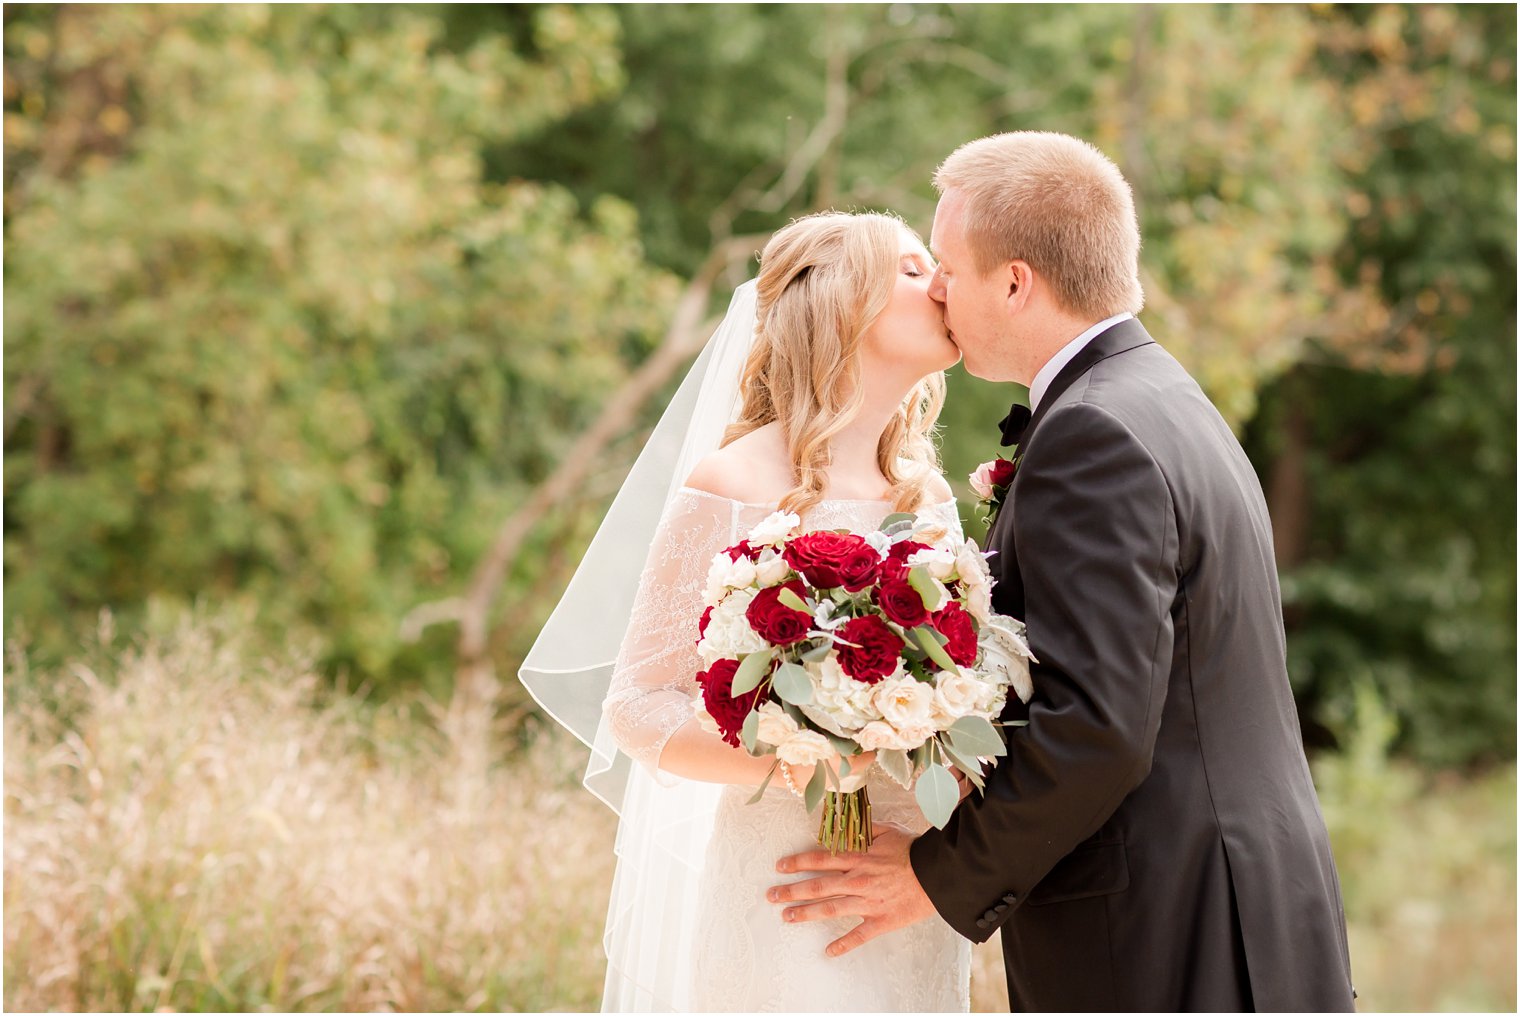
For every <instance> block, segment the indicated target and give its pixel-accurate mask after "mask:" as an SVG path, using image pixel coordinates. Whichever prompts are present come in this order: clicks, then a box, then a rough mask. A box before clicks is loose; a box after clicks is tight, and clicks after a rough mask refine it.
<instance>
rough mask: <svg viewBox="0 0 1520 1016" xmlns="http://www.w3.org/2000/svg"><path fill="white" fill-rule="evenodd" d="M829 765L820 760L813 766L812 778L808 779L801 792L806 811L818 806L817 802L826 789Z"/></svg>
mask: <svg viewBox="0 0 1520 1016" xmlns="http://www.w3.org/2000/svg"><path fill="white" fill-rule="evenodd" d="M828 772H829V767H828V766H826V765H824V764H823V763H822V762H820V763H818V764H817V765H816V766H814V767H813V778H812V779H811V780H808V785H807V789H806V790H804V791H803V792H802V803H803V806H804V807H806V808H807V810H808V811H813V810H814V809H816V808H817V807H818V802H819V801H822V800H823V792H824V791H825V790H826V789H828V786H827V783H828V778H829V777H828Z"/></svg>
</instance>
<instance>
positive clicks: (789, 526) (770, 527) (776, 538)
mask: <svg viewBox="0 0 1520 1016" xmlns="http://www.w3.org/2000/svg"><path fill="white" fill-rule="evenodd" d="M801 524H802V520H801V519H800V518H798V517H797V515H796V514H794V513H793V512H772V513H771V514H770V515H768V516H766V518H764V519H763V520H761V522H760V524H759V525H757V526H755V528H754V529H751V530H750V531H749V542H750V544H751V545H752V546H759V545H760V544H762V543H769V544H777V543H780V542H781V541H782V540H785V539H786V538H787V537H788V536H791V535H792V531H793V530H795V529H796V528H797V527H798V526H799V525H801Z"/></svg>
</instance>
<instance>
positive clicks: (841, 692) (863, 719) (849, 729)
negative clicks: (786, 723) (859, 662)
mask: <svg viewBox="0 0 1520 1016" xmlns="http://www.w3.org/2000/svg"><path fill="white" fill-rule="evenodd" d="M807 669H808V673H809V674H811V675H812V677H813V701H812V702H811V703H809V704H808V705H807V706H804V707H803V713H804V714H805V715H806V716H807V717H808V718H809V719H811V720H813V722H815V723H817V724H818V725H819V726H820V727H823V728H825V729H826V730H829V731H831V732H833V733H835V734H839V735H840V736H849V735H850V734H853V733H854V732H855V731H857V730H859V729H860V728H861V727H864V726H865V725H866V724H867V723H869V722H870V721H871V720H876V719H880V718H881V713H880V711H878V710H877V708H876V704H875V701H874V698H873V694H872V693H873V692H874V690H875V689H874V688H873V687H872V686H871V685H869V684H867V683H865V682H864V681H857V680H855V678H853V677H851V676H850V675H849V674H846V673H845V672H844V670H843V669H842V668H841V667H840V666H839V661H838V658H837V656H836V655H835V654H833V653H830V654H829V655H828V657H827V658H826V659H824V660H823V662H821V663H809V664H807Z"/></svg>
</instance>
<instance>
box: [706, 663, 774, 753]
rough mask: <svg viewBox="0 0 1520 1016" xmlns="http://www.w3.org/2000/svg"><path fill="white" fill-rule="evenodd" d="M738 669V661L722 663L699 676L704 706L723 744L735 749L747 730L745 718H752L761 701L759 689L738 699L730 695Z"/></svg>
mask: <svg viewBox="0 0 1520 1016" xmlns="http://www.w3.org/2000/svg"><path fill="white" fill-rule="evenodd" d="M738 669H739V661H738V660H730V659H722V660H718V661H717V662H716V663H714V664H713V665H712V666H711V667H708V668H707V669H706V670H704V671H702V672H701V673H700V674H698V675H697V683H698V684H700V685H701V686H702V705H703V706H704V707H705V708H706V709H707V714H708V715H709V716H711V717H712V718H713V720H715V721H716V722H717V724H718V729H719V730H720V731H722V732H723V740H725V741H727V742H728V743H729V744H731V745H733V746H734V747H735V748H737V747H739V731H740V730H742V729H743V728H744V720H745V717H747V716H749V714H750V710H752V709H754V708H755V701H756V700H757V699H758V698H759V697H760V688H758V687H756V688H754V689H752V690H750V691H747V692H745V693H744V694H743V695H740V696H739V697H738V698H735V697H734V696H733V695H731V694H729V692H730V690H731V689H732V688H733V686H734V672H735V671H737V670H738Z"/></svg>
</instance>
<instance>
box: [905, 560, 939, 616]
mask: <svg viewBox="0 0 1520 1016" xmlns="http://www.w3.org/2000/svg"><path fill="white" fill-rule="evenodd" d="M908 585H910V586H912V587H913V591H914V592H915V593H917V594H918V598H919V599H920V600H922V601H923V603H924V607H925V609H927V610H934V609H935V606H937V605H938V601H939V590H938V589H936V588H934V576H933V575H930V574H929V569H928V568H927V567H925V566H924V565H916V566H915V567H912V568H909V569H908Z"/></svg>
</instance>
